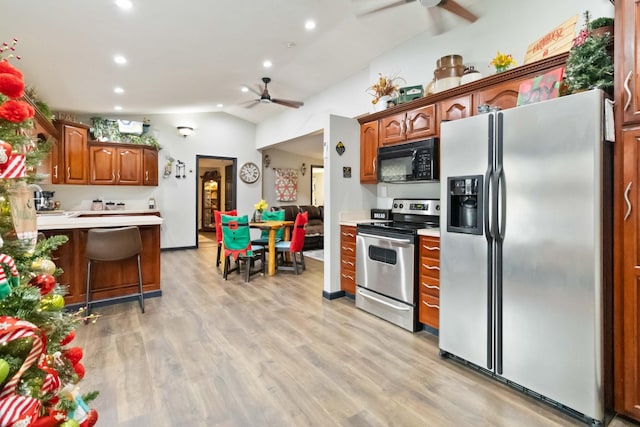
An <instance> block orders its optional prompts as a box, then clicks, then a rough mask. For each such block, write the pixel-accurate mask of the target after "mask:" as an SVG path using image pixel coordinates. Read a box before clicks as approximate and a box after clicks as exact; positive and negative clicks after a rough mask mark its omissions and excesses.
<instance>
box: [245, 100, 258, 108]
mask: <svg viewBox="0 0 640 427" xmlns="http://www.w3.org/2000/svg"><path fill="white" fill-rule="evenodd" d="M245 104H246V105H245ZM258 104H260V100H259V99H254V100H252V101H247V102H243V103H242V104H240V105H245V107H244V108H253V107H255V106H256V105H258Z"/></svg>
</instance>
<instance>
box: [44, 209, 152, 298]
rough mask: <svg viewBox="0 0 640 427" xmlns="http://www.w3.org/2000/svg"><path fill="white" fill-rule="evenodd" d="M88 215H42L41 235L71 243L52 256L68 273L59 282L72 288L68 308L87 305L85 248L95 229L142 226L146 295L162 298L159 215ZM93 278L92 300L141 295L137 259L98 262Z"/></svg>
mask: <svg viewBox="0 0 640 427" xmlns="http://www.w3.org/2000/svg"><path fill="white" fill-rule="evenodd" d="M112 212H113V211H112ZM96 214H98V215H99V214H103V215H99V216H97V215H96ZM88 215H89V216H86V214H84V213H82V212H64V213H60V214H57V215H56V214H54V215H52V214H45V215H40V214H39V215H38V231H40V232H42V233H44V234H45V236H47V237H50V236H56V235H64V236H67V237H68V239H69V241H68V242H67V243H65V244H64V245H62V246H61V247H60V248H58V250H57V251H55V252H54V253H53V254H52V255H53V261H54V262H55V263H56V265H57V266H58V267H60V268H62V269H63V270H64V273H63V274H62V275H61V276H59V277H58V282H59V283H60V284H61V285H64V286H68V294H67V295H65V302H66V304H68V305H69V304H82V303H84V301H85V294H86V291H85V289H86V277H87V259H86V258H85V247H86V242H87V233H88V231H89V230H90V229H92V228H110V227H125V226H133V225H135V226H138V228H139V229H140V237H141V238H142V253H141V256H140V263H141V267H142V284H143V291H144V295H145V298H148V297H153V296H160V295H161V294H162V291H161V290H160V226H161V224H162V222H163V219H162V218H160V217H159V216H158V215H159V212H138V211H132V212H129V211H120V212H118V213H117V214H112V213H111V212H110V213H109V214H105V213H104V212H91V213H90V214H88ZM92 277H93V280H92V282H93V283H92V287H91V289H92V298H91V299H92V300H97V299H103V298H110V297H116V296H123V295H127V294H133V293H135V292H137V280H138V279H137V265H136V259H135V258H131V259H129V260H125V261H118V262H94V264H93V266H92Z"/></svg>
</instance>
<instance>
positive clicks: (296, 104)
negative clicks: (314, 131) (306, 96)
mask: <svg viewBox="0 0 640 427" xmlns="http://www.w3.org/2000/svg"><path fill="white" fill-rule="evenodd" d="M271 102H273V103H274V104H280V105H284V106H285V107H291V108H300V107H302V106H303V105H304V102H300V101H290V100H288V99H275V98H271Z"/></svg>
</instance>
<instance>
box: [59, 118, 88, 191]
mask: <svg viewBox="0 0 640 427" xmlns="http://www.w3.org/2000/svg"><path fill="white" fill-rule="evenodd" d="M87 135H88V130H87V128H84V127H78V126H71V125H64V129H63V140H64V168H65V171H64V173H65V177H64V182H65V184H86V183H87V181H88V170H89V169H88V165H87V163H88V159H87V157H88V156H87Z"/></svg>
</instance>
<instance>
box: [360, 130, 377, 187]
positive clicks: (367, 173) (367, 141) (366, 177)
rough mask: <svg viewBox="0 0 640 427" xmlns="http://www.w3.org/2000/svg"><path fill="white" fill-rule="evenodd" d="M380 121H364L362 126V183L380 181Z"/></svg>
mask: <svg viewBox="0 0 640 427" xmlns="http://www.w3.org/2000/svg"><path fill="white" fill-rule="evenodd" d="M377 161H378V122H377V121H375V122H369V123H364V124H363V125H362V126H361V127H360V183H362V184H375V183H377V182H378V172H377V170H376V168H377V164H376V162H377Z"/></svg>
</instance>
